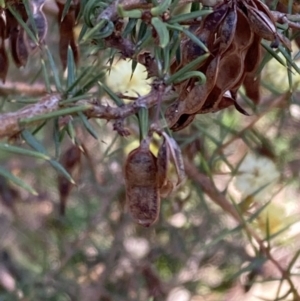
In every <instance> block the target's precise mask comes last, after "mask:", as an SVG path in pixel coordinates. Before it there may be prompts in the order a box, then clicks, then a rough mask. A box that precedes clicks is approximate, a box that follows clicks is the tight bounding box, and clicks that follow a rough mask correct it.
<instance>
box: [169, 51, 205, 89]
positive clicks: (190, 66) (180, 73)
mask: <svg viewBox="0 0 300 301" xmlns="http://www.w3.org/2000/svg"><path fill="white" fill-rule="evenodd" d="M208 57H209V54H208V53H206V54H203V55H201V56H199V57H198V58H196V59H195V60H193V61H191V62H190V63H188V64H187V65H185V66H184V67H183V68H181V69H180V70H178V71H177V72H176V73H174V74H172V75H171V76H170V77H169V78H168V79H167V80H166V84H167V85H169V84H171V83H173V82H175V81H176V80H178V79H179V78H181V77H183V76H185V74H186V73H187V72H190V71H191V70H192V69H194V68H197V67H198V66H199V64H201V63H202V62H204V61H205V60H206V59H207V58H208ZM201 77H202V76H201Z"/></svg>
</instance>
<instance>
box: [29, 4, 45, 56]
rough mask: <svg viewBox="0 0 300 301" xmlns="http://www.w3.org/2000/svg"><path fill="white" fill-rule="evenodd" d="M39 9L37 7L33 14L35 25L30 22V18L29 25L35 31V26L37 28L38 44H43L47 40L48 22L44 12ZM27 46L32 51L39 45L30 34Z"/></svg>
mask: <svg viewBox="0 0 300 301" xmlns="http://www.w3.org/2000/svg"><path fill="white" fill-rule="evenodd" d="M41 9H42V7H39V9H35V10H36V11H35V13H34V14H33V22H34V26H33V25H32V24H30V20H28V21H27V24H28V27H29V28H30V29H31V30H32V31H33V28H34V27H35V28H36V30H37V37H38V44H43V43H44V41H45V37H46V34H47V32H48V22H47V18H46V16H45V14H44V12H43V11H42V10H41ZM26 42H27V46H28V48H29V49H30V51H34V50H36V49H37V48H38V45H37V44H36V43H35V42H34V41H33V40H32V39H31V38H30V37H29V36H28V35H26Z"/></svg>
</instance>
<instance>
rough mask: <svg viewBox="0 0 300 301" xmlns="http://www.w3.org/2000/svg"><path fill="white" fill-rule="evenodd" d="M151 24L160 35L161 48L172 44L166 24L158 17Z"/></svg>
mask: <svg viewBox="0 0 300 301" xmlns="http://www.w3.org/2000/svg"><path fill="white" fill-rule="evenodd" d="M151 24H152V25H153V27H154V28H155V30H156V32H157V34H158V38H159V46H160V47H162V48H165V47H166V46H167V45H168V44H169V42H170V36H169V31H168V29H167V26H166V24H165V23H164V22H163V21H162V20H161V19H160V18H158V17H154V18H152V19H151Z"/></svg>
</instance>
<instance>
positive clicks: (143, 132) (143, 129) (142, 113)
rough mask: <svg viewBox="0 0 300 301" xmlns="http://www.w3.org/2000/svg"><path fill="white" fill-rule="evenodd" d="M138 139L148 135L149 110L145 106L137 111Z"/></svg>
mask: <svg viewBox="0 0 300 301" xmlns="http://www.w3.org/2000/svg"><path fill="white" fill-rule="evenodd" d="M138 119H139V130H140V141H142V140H143V139H145V138H146V137H147V136H148V131H149V112H148V109H147V108H140V110H139V112H138Z"/></svg>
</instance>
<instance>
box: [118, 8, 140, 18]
mask: <svg viewBox="0 0 300 301" xmlns="http://www.w3.org/2000/svg"><path fill="white" fill-rule="evenodd" d="M117 11H118V15H119V16H120V17H122V18H135V19H140V18H141V17H142V11H141V10H140V9H132V10H125V9H123V7H122V6H121V5H118V7H117Z"/></svg>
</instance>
